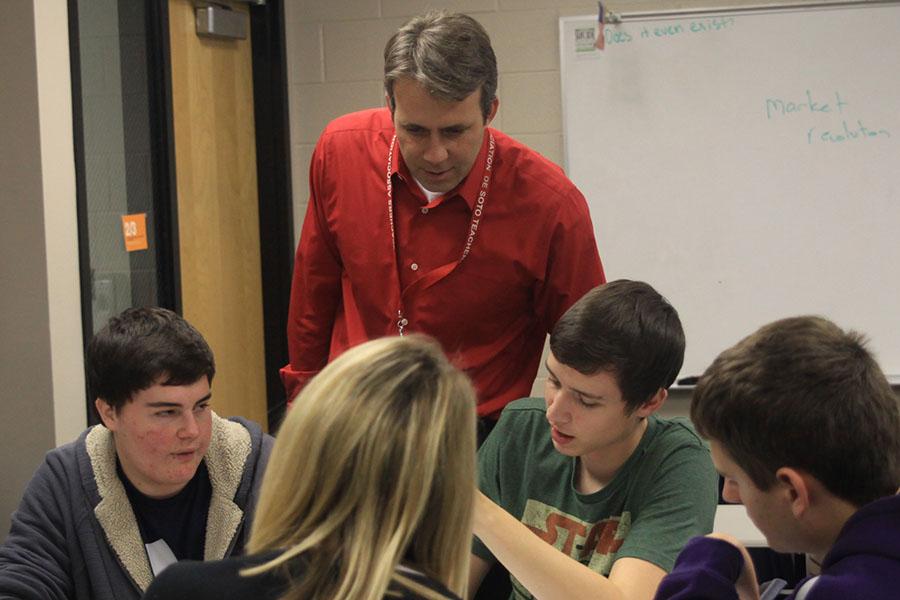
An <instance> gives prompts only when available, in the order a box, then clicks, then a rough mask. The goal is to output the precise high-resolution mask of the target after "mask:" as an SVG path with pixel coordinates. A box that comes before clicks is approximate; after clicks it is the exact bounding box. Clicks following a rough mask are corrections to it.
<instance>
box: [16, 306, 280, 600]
mask: <svg viewBox="0 0 900 600" xmlns="http://www.w3.org/2000/svg"><path fill="white" fill-rule="evenodd" d="M87 369H88V381H89V384H90V388H91V392H92V394H93V395H94V397H95V398H96V400H95V406H96V408H97V412H98V413H99V415H100V418H101V420H102V422H103V424H102V425H96V426H94V427H91V428H89V429H88V430H87V431H85V432H84V433H82V434H81V435H80V436H79V437H78V439H77V440H75V441H74V442H71V443H69V444H66V445H64V446H61V447H59V448H56V449H55V450H51V451H50V452H49V453H48V454H47V456H46V458H45V460H44V463H43V464H42V465H41V466H40V467H39V468H38V470H37V472H36V473H35V475H34V477H33V478H32V480H31V482H30V483H29V485H28V487H27V489H26V490H25V494H24V496H23V498H22V502H21V504H20V505H19V508H18V510H17V511H16V512H15V513H14V514H13V517H12V525H11V527H10V532H9V536H8V537H7V539H6V541H5V542H4V543H3V545H2V546H0V597H2V598H9V597H12V598H26V599H32V598H34V599H42V600H46V599H62V598H74V599H79V600H80V599H84V600H88V599H94V600H105V599H109V600H113V599H116V600H127V599H137V598H140V597H141V595H142V594H143V592H144V590H146V589H147V587H148V586H149V585H150V582H151V581H152V579H153V577H154V576H155V575H156V574H158V573H159V572H160V571H162V569H164V568H165V567H167V566H168V565H170V564H172V563H173V562H175V561H177V560H181V559H194V560H211V559H219V558H223V557H226V556H231V555H234V554H239V553H240V552H241V551H242V549H243V545H244V539H245V537H246V536H247V535H248V533H249V515H250V514H251V513H252V508H253V506H254V503H255V499H256V495H257V492H258V487H259V484H260V483H261V481H262V475H263V471H264V469H265V465H266V461H267V460H268V456H269V452H270V450H271V445H272V438H271V437H269V436H268V435H266V434H264V433H263V432H262V431H261V429H260V427H259V426H258V425H256V424H255V423H252V422H249V421H245V420H243V419H240V418H233V419H222V418H220V417H218V416H217V415H216V414H215V413H214V412H212V410H211V408H210V400H211V391H210V384H211V383H212V379H213V375H214V374H215V363H214V360H213V355H212V351H211V350H210V348H209V346H208V345H207V343H206V341H205V340H204V339H203V336H201V335H200V333H199V332H198V331H197V330H196V329H194V328H193V327H192V326H191V325H190V324H189V323H187V322H186V321H185V320H184V319H182V318H181V317H179V316H178V315H176V314H175V313H173V312H171V311H168V310H165V309H161V308H136V309H128V310H126V311H125V312H123V313H122V314H121V315H119V316H117V317H114V318H113V319H111V320H110V322H109V323H108V324H107V326H106V327H104V328H103V329H102V330H101V331H100V332H98V333H97V334H96V336H95V337H94V339H93V340H92V341H91V343H90V345H89V346H88V352H87Z"/></svg>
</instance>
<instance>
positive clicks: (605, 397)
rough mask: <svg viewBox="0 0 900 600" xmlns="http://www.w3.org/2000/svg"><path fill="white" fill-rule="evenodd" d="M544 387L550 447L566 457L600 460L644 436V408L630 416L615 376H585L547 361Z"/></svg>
mask: <svg viewBox="0 0 900 600" xmlns="http://www.w3.org/2000/svg"><path fill="white" fill-rule="evenodd" d="M547 370H548V371H549V375H548V377H547V383H546V384H545V386H544V399H545V401H546V403H547V421H548V422H549V423H550V437H551V438H552V440H553V446H554V447H555V448H556V450H557V451H559V452H560V453H562V454H565V455H566V456H580V457H584V458H592V457H601V458H602V457H603V456H611V455H618V454H622V452H630V451H631V450H632V449H633V446H634V445H636V443H637V442H638V441H639V440H640V436H641V435H642V434H643V429H642V428H641V424H642V421H641V419H640V417H641V416H646V415H645V414H644V411H643V409H638V410H636V411H634V412H632V413H631V414H630V415H629V414H627V413H626V405H625V401H624V400H623V399H622V391H621V390H620V389H619V383H618V381H617V379H616V377H615V376H614V375H613V374H612V373H610V372H608V371H601V372H599V373H595V374H594V375H584V374H583V373H580V372H578V371H576V370H575V369H572V368H571V367H567V366H566V365H564V364H562V363H560V362H559V361H558V360H556V357H555V356H554V355H553V353H552V352H551V353H550V355H549V356H548V357H547Z"/></svg>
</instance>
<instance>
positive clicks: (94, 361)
mask: <svg viewBox="0 0 900 600" xmlns="http://www.w3.org/2000/svg"><path fill="white" fill-rule="evenodd" d="M215 373H216V365H215V361H214V359H213V354H212V350H210V349H209V345H208V344H207V343H206V340H204V339H203V336H202V335H200V332H199V331H197V330H196V329H194V327H193V326H191V324H190V323H188V322H187V321H185V320H184V319H182V318H181V317H180V316H178V315H177V314H175V313H174V312H172V311H170V310H166V309H164V308H129V309H127V310H125V311H123V312H122V313H121V314H119V315H117V316H115V317H113V318H112V319H110V320H109V322H108V323H107V324H106V326H105V327H103V329H101V330H100V331H98V332H97V333H96V334H95V335H94V337H93V339H91V341H90V343H89V344H88V348H87V376H88V385H89V386H90V390H91V397H93V398H101V399H102V400H103V401H104V402H106V403H107V404H109V405H110V406H112V407H113V408H114V409H115V410H116V411H117V412H118V411H119V410H120V409H121V408H122V406H124V405H125V403H126V402H129V401H130V400H131V397H132V396H133V395H134V394H135V393H137V392H139V391H141V390H145V389H147V388H149V387H151V386H152V385H153V384H155V383H157V381H159V379H160V378H163V380H162V384H163V385H187V384H191V383H194V382H195V381H197V380H199V379H200V378H201V377H203V376H204V375H205V376H206V378H207V379H208V380H209V382H210V383H212V379H213V376H214V375H215Z"/></svg>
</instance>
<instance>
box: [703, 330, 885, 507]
mask: <svg viewBox="0 0 900 600" xmlns="http://www.w3.org/2000/svg"><path fill="white" fill-rule="evenodd" d="M691 419H692V420H693V422H694V425H695V426H696V428H697V431H698V432H699V433H700V434H701V435H703V436H704V437H707V438H711V439H714V440H716V441H717V442H718V443H719V444H721V445H722V447H723V448H724V449H725V450H726V451H727V452H728V454H730V455H731V458H732V459H734V461H735V463H737V465H738V466H739V467H740V468H741V469H743V470H744V471H745V472H746V473H747V475H748V476H749V477H750V478H751V479H752V480H753V483H754V485H756V487H757V488H759V489H761V490H764V491H765V490H768V489H769V488H770V487H771V486H772V484H774V483H775V471H777V470H778V469H779V468H781V467H792V468H796V469H799V470H802V471H805V472H806V473H809V474H810V475H812V476H813V477H815V478H816V479H817V480H818V481H819V482H821V483H822V485H824V486H825V487H826V488H827V489H828V490H829V491H830V492H831V493H832V494H834V495H836V496H838V497H840V498H843V499H844V500H847V501H849V502H851V503H853V504H854V505H856V506H862V505H863V504H867V503H869V502H871V501H873V500H875V499H877V498H880V497H883V496H888V495H892V494H894V493H895V492H896V491H897V486H898V484H900V411H898V405H897V397H896V396H895V395H894V393H893V390H891V387H890V385H889V384H888V382H887V379H885V377H884V374H883V373H882V372H881V369H880V368H879V367H878V364H877V363H876V362H875V359H874V358H873V357H872V355H871V354H870V353H869V352H868V351H867V350H866V348H865V340H864V338H863V337H862V336H861V335H859V334H858V333H855V332H852V331H850V332H844V331H843V330H841V329H840V328H839V327H838V326H837V325H835V324H834V323H832V322H831V321H828V320H826V319H823V318H821V317H810V316H806V317H793V318H790V319H783V320H781V321H776V322H774V323H770V324H769V325H766V326H764V327H762V328H761V329H759V330H758V331H757V332H756V333H753V334H752V335H750V336H748V337H746V338H744V339H743V340H741V341H740V342H738V343H737V344H736V345H735V346H733V347H731V348H729V349H728V350H725V351H724V352H722V354H720V355H719V357H718V358H716V360H715V361H714V362H713V363H712V365H711V366H710V367H709V368H708V369H707V370H706V372H705V373H704V374H703V376H702V377H701V378H700V381H699V382H698V385H697V388H696V389H695V390H694V397H693V401H692V403H691Z"/></svg>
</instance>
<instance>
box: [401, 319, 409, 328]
mask: <svg viewBox="0 0 900 600" xmlns="http://www.w3.org/2000/svg"><path fill="white" fill-rule="evenodd" d="M400 325H402V326H403V327H406V326H407V325H409V321H407V320H406V319H400Z"/></svg>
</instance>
